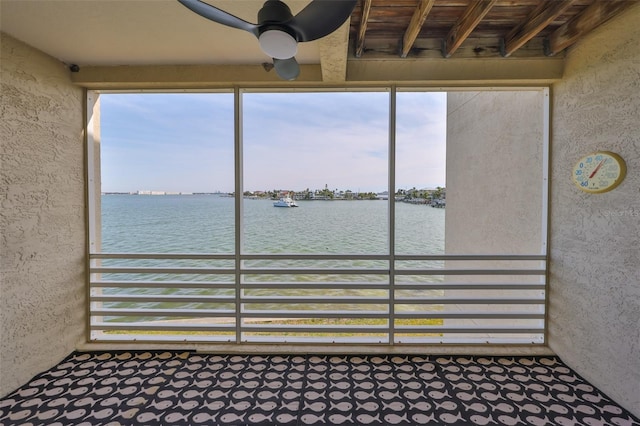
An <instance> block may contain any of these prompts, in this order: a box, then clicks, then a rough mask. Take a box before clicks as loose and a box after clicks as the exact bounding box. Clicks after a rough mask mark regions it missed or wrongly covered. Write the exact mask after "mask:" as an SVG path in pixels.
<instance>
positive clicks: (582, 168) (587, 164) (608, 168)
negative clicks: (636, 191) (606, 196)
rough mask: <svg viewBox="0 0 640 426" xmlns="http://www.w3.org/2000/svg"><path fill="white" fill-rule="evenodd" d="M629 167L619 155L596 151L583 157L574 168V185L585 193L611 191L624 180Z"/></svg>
mask: <svg viewBox="0 0 640 426" xmlns="http://www.w3.org/2000/svg"><path fill="white" fill-rule="evenodd" d="M626 173H627V166H626V164H625V162H624V160H623V159H622V157H620V156H619V155H618V154H615V153H613V152H609V151H596V152H594V153H592V154H588V155H585V156H584V157H582V158H581V159H580V160H578V162H577V163H576V165H575V166H573V170H572V177H573V183H575V184H576V186H577V187H578V188H580V189H581V190H583V191H584V192H589V193H594V194H599V193H602V192H607V191H611V190H612V189H613V188H615V187H616V186H618V185H620V182H622V180H623V179H624V177H625V175H626Z"/></svg>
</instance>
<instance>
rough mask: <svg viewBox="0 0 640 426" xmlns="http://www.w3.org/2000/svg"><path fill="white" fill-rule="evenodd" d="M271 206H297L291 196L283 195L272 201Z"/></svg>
mask: <svg viewBox="0 0 640 426" xmlns="http://www.w3.org/2000/svg"><path fill="white" fill-rule="evenodd" d="M273 207H298V205H297V204H296V202H295V201H293V200H292V199H291V197H283V198H280V199H279V200H278V201H275V202H274V203H273Z"/></svg>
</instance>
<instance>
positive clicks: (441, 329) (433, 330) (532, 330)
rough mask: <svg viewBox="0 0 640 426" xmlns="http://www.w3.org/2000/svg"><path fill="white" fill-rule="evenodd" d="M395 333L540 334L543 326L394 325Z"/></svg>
mask: <svg viewBox="0 0 640 426" xmlns="http://www.w3.org/2000/svg"><path fill="white" fill-rule="evenodd" d="M396 332H397V333H469V334H478V333H483V334H491V333H497V334H541V333H543V332H544V328H521V327H513V328H509V327H507V328H492V327H477V328H476V327H474V328H467V327H465V328H456V327H416V328H411V327H396Z"/></svg>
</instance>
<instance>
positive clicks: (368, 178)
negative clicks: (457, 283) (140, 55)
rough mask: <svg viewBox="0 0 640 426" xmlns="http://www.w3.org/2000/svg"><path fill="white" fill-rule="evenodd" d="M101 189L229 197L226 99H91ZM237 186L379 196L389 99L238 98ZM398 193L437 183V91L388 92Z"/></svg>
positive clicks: (440, 119) (440, 178)
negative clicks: (96, 102)
mask: <svg viewBox="0 0 640 426" xmlns="http://www.w3.org/2000/svg"><path fill="white" fill-rule="evenodd" d="M100 102H101V168H102V190H103V191H105V192H116V191H117V192H130V191H137V190H155V191H175V192H212V191H223V192H232V191H233V190H234V177H233V167H234V160H233V141H234V136H233V131H234V129H233V94H231V93H197V94H196V93H165V94H149V93H146V94H103V95H101V99H100ZM242 106H243V111H244V115H243V127H242V137H243V157H244V162H243V164H244V174H243V183H244V189H245V190H251V191H255V190H272V189H291V190H302V189H306V188H310V189H321V188H324V187H325V186H327V187H329V188H330V189H342V190H347V189H350V190H352V191H374V192H379V191H384V190H387V186H388V176H387V164H388V138H389V120H388V109H389V93H388V92H386V91H381V92H331V93H300V92H294V93H245V94H244V95H243V98H242ZM397 111H398V115H397V126H396V127H397V132H396V157H397V163H396V164H397V166H396V183H397V185H396V186H397V187H398V188H411V187H414V186H415V187H416V188H431V187H436V186H445V151H446V148H445V141H446V94H445V93H426V92H398V101H397Z"/></svg>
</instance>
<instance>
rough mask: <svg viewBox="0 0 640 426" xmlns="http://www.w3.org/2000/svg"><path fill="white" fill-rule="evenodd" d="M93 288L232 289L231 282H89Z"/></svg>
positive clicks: (232, 284)
mask: <svg viewBox="0 0 640 426" xmlns="http://www.w3.org/2000/svg"><path fill="white" fill-rule="evenodd" d="M90 284H91V287H94V288H110V287H111V288H179V289H183V288H184V289H188V288H200V289H202V288H205V289H206V288H211V289H214V288H215V289H221V288H222V289H224V288H226V289H233V288H235V284H234V283H232V282H228V283H224V282H207V281H91V282H90Z"/></svg>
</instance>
